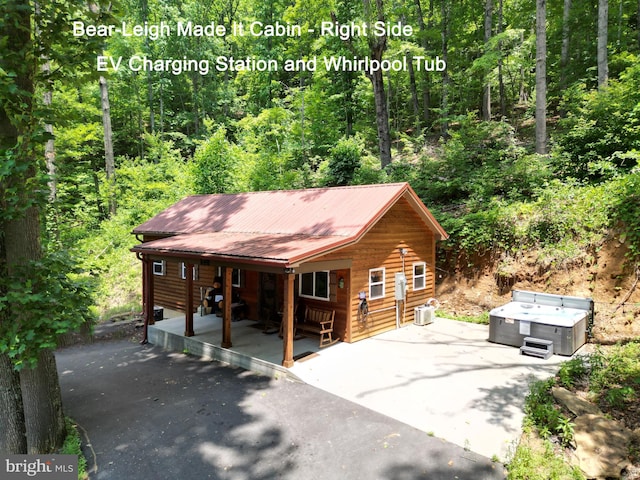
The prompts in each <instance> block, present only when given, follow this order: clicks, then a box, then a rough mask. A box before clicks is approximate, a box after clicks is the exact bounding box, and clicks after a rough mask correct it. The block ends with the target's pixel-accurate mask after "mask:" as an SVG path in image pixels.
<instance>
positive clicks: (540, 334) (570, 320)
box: [489, 290, 593, 355]
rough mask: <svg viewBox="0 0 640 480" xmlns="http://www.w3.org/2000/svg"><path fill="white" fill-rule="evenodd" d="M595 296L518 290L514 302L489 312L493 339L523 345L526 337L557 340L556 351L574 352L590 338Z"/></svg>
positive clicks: (490, 333)
mask: <svg viewBox="0 0 640 480" xmlns="http://www.w3.org/2000/svg"><path fill="white" fill-rule="evenodd" d="M592 318H593V300H591V299H588V298H580V297H565V296H560V295H553V294H549V293H535V292H526V291H522V290H514V291H513V292H512V293H511V302H509V303H507V304H505V305H502V306H501V307H497V308H494V309H493V310H491V312H489V341H490V342H495V343H501V344H504V345H511V346H514V347H520V346H522V344H523V342H524V339H525V338H526V337H533V338H540V339H543V340H550V341H552V342H553V352H554V353H558V354H560V355H573V353H575V351H576V350H578V349H579V348H580V347H581V346H582V345H584V343H585V342H586V341H587V330H588V328H589V326H590V323H591V320H592Z"/></svg>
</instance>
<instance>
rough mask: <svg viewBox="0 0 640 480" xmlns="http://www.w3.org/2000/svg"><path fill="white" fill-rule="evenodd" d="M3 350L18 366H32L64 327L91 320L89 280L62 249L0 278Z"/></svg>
mask: <svg viewBox="0 0 640 480" xmlns="http://www.w3.org/2000/svg"><path fill="white" fill-rule="evenodd" d="M0 292H2V295H1V296H0V312H3V311H4V313H5V315H7V312H8V314H9V317H8V321H3V322H0V353H2V354H7V355H8V356H9V357H10V358H11V360H12V361H13V363H14V365H15V367H16V369H21V368H23V367H32V366H34V365H35V362H37V358H38V352H39V351H40V350H42V349H51V348H54V347H55V346H56V342H57V338H58V336H59V335H62V334H63V333H66V332H69V331H73V330H75V329H77V328H78V327H79V326H80V325H81V324H82V323H84V322H90V321H91V320H92V317H91V313H90V310H89V306H90V305H91V303H92V298H91V282H90V281H89V280H88V279H87V277H86V276H85V275H83V273H82V272H81V271H80V270H79V269H78V268H77V267H76V266H75V265H74V263H73V262H72V261H71V260H70V258H69V257H68V256H67V255H66V254H65V253H64V252H55V253H49V254H47V255H45V256H44V257H43V258H42V259H40V260H37V261H29V262H25V263H24V264H22V265H19V266H15V267H14V268H13V269H12V271H11V273H10V274H9V275H7V277H5V278H1V279H0Z"/></svg>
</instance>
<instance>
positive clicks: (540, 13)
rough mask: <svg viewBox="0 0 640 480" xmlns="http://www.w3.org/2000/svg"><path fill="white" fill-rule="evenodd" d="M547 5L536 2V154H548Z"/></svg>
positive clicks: (539, 0) (542, 1) (542, 0)
mask: <svg viewBox="0 0 640 480" xmlns="http://www.w3.org/2000/svg"><path fill="white" fill-rule="evenodd" d="M546 22H547V4H546V0H536V152H537V153H540V154H546V153H547V25H546Z"/></svg>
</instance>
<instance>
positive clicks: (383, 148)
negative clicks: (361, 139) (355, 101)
mask: <svg viewBox="0 0 640 480" xmlns="http://www.w3.org/2000/svg"><path fill="white" fill-rule="evenodd" d="M362 3H363V6H364V16H365V18H366V19H367V22H368V23H369V25H372V24H373V23H374V22H376V21H378V22H383V23H384V22H385V14H384V2H383V0H375V6H373V5H372V4H371V0H362ZM367 40H368V43H369V54H370V57H371V59H372V60H377V61H379V62H380V61H382V56H383V55H384V52H385V50H386V49H387V36H386V35H380V36H374V35H369V36H368V37H367ZM367 76H368V77H369V80H371V84H372V85H373V99H374V102H375V106H376V127H377V130H378V148H379V150H380V166H381V167H382V168H384V167H386V166H387V165H389V164H390V163H391V133H390V131H389V109H388V107H387V99H386V95H385V92H384V75H383V72H382V69H377V70H374V71H372V72H368V73H367Z"/></svg>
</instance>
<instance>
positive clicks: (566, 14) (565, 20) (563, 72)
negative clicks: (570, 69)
mask: <svg viewBox="0 0 640 480" xmlns="http://www.w3.org/2000/svg"><path fill="white" fill-rule="evenodd" d="M570 18H571V0H564V5H563V9H562V49H561V51H560V88H564V86H565V85H566V80H567V66H568V65H569V40H570V37H571V26H570V24H569V20H570Z"/></svg>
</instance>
